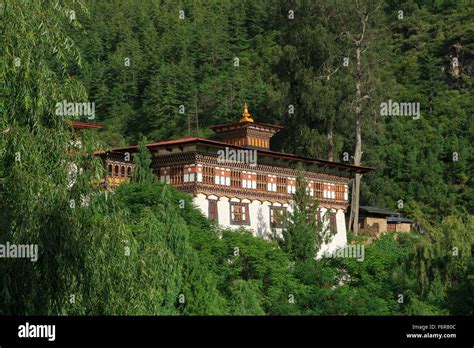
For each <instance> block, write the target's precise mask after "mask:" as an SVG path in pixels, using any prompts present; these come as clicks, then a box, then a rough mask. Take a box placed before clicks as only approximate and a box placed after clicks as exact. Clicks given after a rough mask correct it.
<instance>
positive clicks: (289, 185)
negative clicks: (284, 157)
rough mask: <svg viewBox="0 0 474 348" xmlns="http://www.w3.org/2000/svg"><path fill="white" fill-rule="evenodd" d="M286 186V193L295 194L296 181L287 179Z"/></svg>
mask: <svg viewBox="0 0 474 348" xmlns="http://www.w3.org/2000/svg"><path fill="white" fill-rule="evenodd" d="M286 184H287V193H295V192H296V179H295V178H290V177H288V178H287V180H286Z"/></svg>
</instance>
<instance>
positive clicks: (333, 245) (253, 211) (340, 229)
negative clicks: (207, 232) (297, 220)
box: [193, 193, 347, 257]
mask: <svg viewBox="0 0 474 348" xmlns="http://www.w3.org/2000/svg"><path fill="white" fill-rule="evenodd" d="M208 199H218V201H217V211H218V213H217V215H218V220H219V221H218V223H219V225H221V226H224V227H229V228H233V229H238V228H240V227H241V225H231V224H230V203H229V202H230V201H235V202H242V203H248V204H249V217H250V226H248V225H244V226H243V227H245V228H249V229H251V230H252V231H253V233H254V235H255V236H257V237H261V238H268V237H269V236H270V235H271V234H272V231H271V229H270V207H271V206H272V203H270V202H267V201H263V202H262V201H259V200H253V201H251V200H248V199H243V200H239V199H236V198H232V199H229V198H227V197H216V196H209V198H207V196H206V195H204V194H202V193H199V194H197V195H196V196H195V197H194V199H193V201H194V204H195V205H196V206H197V207H198V208H199V209H200V210H201V211H202V212H203V213H204V215H205V216H206V217H209V200H208ZM273 205H274V206H282V205H283V206H284V207H286V208H287V209H288V211H289V212H291V211H292V207H291V205H289V204H279V203H275V204H273ZM326 212H327V209H326V208H321V217H322V219H323V221H324V224H325V227H328V225H329V220H328V219H324V214H325V213H326ZM325 220H326V221H325ZM336 225H337V233H336V234H335V235H334V237H333V238H332V240H331V241H330V242H329V243H328V244H326V245H323V246H322V247H321V250H320V252H319V253H318V257H321V254H322V253H324V252H326V251H333V250H335V249H337V248H340V247H342V246H344V245H346V244H347V233H346V223H345V216H344V210H343V209H338V210H337V212H336ZM278 232H280V233H281V231H277V233H278Z"/></svg>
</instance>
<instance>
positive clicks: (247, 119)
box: [240, 102, 253, 122]
mask: <svg viewBox="0 0 474 348" xmlns="http://www.w3.org/2000/svg"><path fill="white" fill-rule="evenodd" d="M240 122H253V118H251V117H250V112H249V106H248V105H247V102H245V103H244V111H243V112H242V118H241V119H240Z"/></svg>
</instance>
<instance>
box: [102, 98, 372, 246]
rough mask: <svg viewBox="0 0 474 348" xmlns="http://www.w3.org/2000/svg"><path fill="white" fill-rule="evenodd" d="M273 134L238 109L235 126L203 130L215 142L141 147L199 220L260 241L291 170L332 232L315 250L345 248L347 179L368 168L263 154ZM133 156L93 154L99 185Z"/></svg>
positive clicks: (272, 228) (111, 182)
mask: <svg viewBox="0 0 474 348" xmlns="http://www.w3.org/2000/svg"><path fill="white" fill-rule="evenodd" d="M281 128H282V127H281V126H278V125H271V124H265V123H260V122H255V121H254V120H253V119H252V118H251V117H250V113H249V112H248V107H247V104H245V106H244V111H243V114H242V118H241V119H240V121H239V122H236V123H230V124H223V125H216V126H212V127H211V129H213V130H214V131H215V132H216V135H217V137H219V141H217V140H210V139H203V138H185V139H178V140H170V141H162V142H156V143H151V144H148V145H146V146H147V148H148V149H149V151H150V152H151V153H152V158H153V161H152V170H153V172H154V173H155V175H156V176H157V177H159V178H160V180H161V181H162V182H164V183H167V184H169V185H172V186H174V187H175V188H176V189H178V190H180V191H183V192H186V193H189V194H190V195H192V196H193V201H194V203H195V205H196V206H197V207H198V208H199V209H200V210H201V211H202V212H203V214H204V215H205V216H206V217H208V218H209V219H211V220H214V221H215V222H217V223H218V224H220V225H222V226H226V227H231V228H239V227H241V226H244V227H247V228H250V229H251V230H253V232H254V234H255V235H257V236H260V237H264V238H268V237H271V236H274V235H275V234H280V233H281V228H282V221H281V216H282V213H285V212H286V211H288V212H289V211H291V209H292V206H291V203H292V198H293V194H294V193H295V190H296V179H297V175H298V170H299V171H300V172H301V173H302V174H303V175H304V178H305V181H306V182H307V184H308V187H307V192H308V194H309V195H310V196H312V197H314V198H315V199H316V198H317V199H318V201H319V212H318V218H319V219H321V221H323V223H324V226H325V228H332V229H333V230H334V232H335V235H334V237H333V239H332V241H331V242H330V243H329V244H328V245H326V246H325V247H324V248H323V250H322V251H321V252H323V251H327V250H333V249H335V248H337V247H340V246H343V245H345V244H346V243H347V236H346V224H345V213H346V211H347V208H348V205H349V183H350V182H351V180H352V178H353V176H354V175H355V173H365V172H368V171H370V170H372V169H371V168H367V167H360V166H353V165H350V164H345V163H336V162H332V161H326V160H321V159H315V158H307V157H301V156H297V155H293V154H288V153H281V152H275V151H271V150H270V139H271V137H272V136H273V135H274V134H276V133H277V132H278V131H280V129H281ZM137 151H138V147H137V146H131V147H126V148H118V149H114V150H112V151H108V152H101V153H99V155H100V156H101V157H102V159H103V161H104V163H105V165H106V167H107V174H106V176H105V178H104V180H103V184H104V185H108V186H111V187H113V186H116V185H118V184H120V183H121V182H124V181H128V180H129V178H130V176H131V173H132V171H133V164H132V161H131V155H132V154H133V153H135V152H137ZM297 168H299V169H297Z"/></svg>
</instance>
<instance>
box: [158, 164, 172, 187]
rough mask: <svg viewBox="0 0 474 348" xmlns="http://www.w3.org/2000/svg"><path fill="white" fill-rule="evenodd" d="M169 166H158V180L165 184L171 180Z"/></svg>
mask: <svg viewBox="0 0 474 348" xmlns="http://www.w3.org/2000/svg"><path fill="white" fill-rule="evenodd" d="M170 173H171V170H170V167H166V168H160V181H161V182H163V183H166V184H169V183H170V182H171V175H170Z"/></svg>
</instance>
